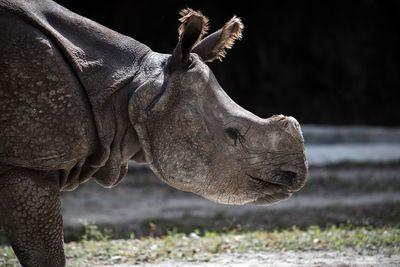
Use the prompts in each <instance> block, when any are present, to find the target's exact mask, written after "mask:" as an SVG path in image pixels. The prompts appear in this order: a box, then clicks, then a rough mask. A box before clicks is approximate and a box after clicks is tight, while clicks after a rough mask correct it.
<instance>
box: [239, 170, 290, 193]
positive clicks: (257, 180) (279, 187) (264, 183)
mask: <svg viewBox="0 0 400 267" xmlns="http://www.w3.org/2000/svg"><path fill="white" fill-rule="evenodd" d="M246 174H247V176H248V177H250V180H252V181H253V182H255V183H257V184H259V185H262V186H265V187H266V188H271V187H272V188H276V191H277V192H279V193H280V192H286V193H290V194H291V193H293V191H294V190H292V189H290V188H289V187H288V186H287V185H285V184H282V183H279V182H271V181H267V180H266V179H262V178H258V177H255V176H253V175H251V174H248V173H246Z"/></svg>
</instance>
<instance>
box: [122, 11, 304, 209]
mask: <svg viewBox="0 0 400 267" xmlns="http://www.w3.org/2000/svg"><path fill="white" fill-rule="evenodd" d="M181 15H182V18H181V20H180V21H181V23H182V24H181V26H180V27H179V41H178V44H177V46H176V48H175V50H174V52H173V53H172V55H163V54H158V53H152V54H151V55H150V56H149V57H148V59H147V61H146V64H145V67H144V70H145V72H147V74H146V75H147V76H146V77H147V80H146V82H145V83H144V84H143V85H142V86H141V87H140V88H139V89H137V91H136V92H135V94H134V97H132V99H131V102H130V118H131V122H132V124H133V125H134V128H135V129H136V132H137V134H138V137H139V140H140V143H141V146H142V150H143V153H144V155H145V159H146V162H147V163H148V164H149V165H150V166H151V168H152V169H153V171H154V172H155V173H156V174H157V175H158V176H159V177H160V178H161V179H162V180H163V181H165V182H166V183H168V184H169V185H171V186H173V187H175V188H178V189H180V190H184V191H190V192H193V193H196V194H198V195H201V196H203V197H205V198H208V199H210V200H213V201H216V202H219V203H226V204H245V203H256V204H269V203H273V202H276V201H279V200H283V199H286V198H288V197H290V196H291V194H292V193H293V192H294V191H297V190H299V189H300V188H301V187H302V186H303V185H304V181H305V177H306V174H307V163H306V159H305V156H304V140H303V136H302V133H301V129H300V126H299V124H298V122H297V121H296V120H295V119H294V118H292V117H286V116H283V115H276V116H272V117H270V118H268V119H261V118H259V117H257V116H256V115H254V114H252V113H251V112H249V111H247V110H245V109H243V108H242V107H240V106H239V105H237V104H236V103H235V102H234V101H233V100H232V99H230V98H229V96H228V95H227V94H226V93H225V92H224V90H223V89H222V88H221V86H220V85H219V84H218V82H217V80H216V78H215V76H214V75H213V73H212V71H211V70H210V68H209V67H208V66H207V65H206V64H205V62H208V61H213V60H215V59H221V58H222V57H223V56H224V55H225V49H226V48H230V47H231V46H232V44H233V42H234V41H235V40H236V39H238V38H240V37H241V30H242V28H243V25H242V23H241V21H240V19H238V18H237V17H233V18H232V19H231V20H230V21H228V22H227V23H226V24H225V25H224V27H223V28H222V29H220V30H218V31H216V32H214V33H213V34H211V35H209V36H208V37H206V38H204V39H202V37H203V35H204V34H205V32H206V29H207V22H208V20H207V18H205V17H204V16H203V15H202V14H201V13H200V12H195V11H193V10H184V11H182V14H181Z"/></svg>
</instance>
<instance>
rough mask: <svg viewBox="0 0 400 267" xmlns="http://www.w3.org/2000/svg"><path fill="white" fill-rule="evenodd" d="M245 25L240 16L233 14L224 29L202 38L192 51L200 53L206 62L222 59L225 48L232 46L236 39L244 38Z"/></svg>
mask: <svg viewBox="0 0 400 267" xmlns="http://www.w3.org/2000/svg"><path fill="white" fill-rule="evenodd" d="M243 27H244V26H243V23H242V21H241V20H240V18H238V17H236V16H233V18H231V19H230V20H229V21H228V22H227V23H225V25H224V27H223V28H222V29H219V30H218V31H216V32H214V33H212V34H210V35H209V36H207V37H206V38H204V39H203V40H201V42H199V43H198V44H197V45H196V46H195V47H194V48H193V50H192V52H193V53H196V54H198V55H199V56H200V57H201V58H202V59H203V60H204V61H206V62H211V61H214V60H215V59H219V60H220V61H222V59H223V58H224V57H225V55H226V51H225V49H230V48H232V46H233V44H234V43H235V41H236V40H240V39H241V38H242V30H243Z"/></svg>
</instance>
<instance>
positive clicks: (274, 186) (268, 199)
mask: <svg viewBox="0 0 400 267" xmlns="http://www.w3.org/2000/svg"><path fill="white" fill-rule="evenodd" d="M247 176H248V177H249V178H250V180H251V181H252V182H254V183H255V184H257V186H261V187H262V189H265V191H264V190H263V191H262V192H261V196H260V197H258V198H257V199H255V200H254V201H252V202H251V203H250V204H255V205H268V204H272V203H275V202H278V201H282V200H285V199H288V198H290V197H291V196H292V194H293V192H294V191H293V190H292V189H290V188H289V187H288V186H287V185H284V184H280V183H277V182H270V181H267V180H266V179H262V178H258V177H255V176H253V175H250V174H247ZM262 189H261V190H262ZM258 190H259V189H258Z"/></svg>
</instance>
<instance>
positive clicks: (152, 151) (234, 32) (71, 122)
mask: <svg viewBox="0 0 400 267" xmlns="http://www.w3.org/2000/svg"><path fill="white" fill-rule="evenodd" d="M180 15H181V18H180V22H181V25H180V27H179V29H178V42H177V45H176V47H175V49H174V51H173V52H172V54H160V53H157V52H154V51H152V50H151V49H150V48H149V47H147V46H145V45H143V44H141V43H139V42H138V41H136V40H134V39H132V38H130V37H127V36H124V35H121V34H119V33H117V32H114V31H112V30H110V29H107V28H105V27H104V26H101V25H99V24H97V23H95V22H93V21H91V20H88V19H86V18H83V17H81V16H79V15H77V14H74V13H72V12H71V11H69V10H67V9H65V8H63V7H62V6H60V5H58V4H56V3H54V2H52V1H50V0H39V1H23V0H13V1H10V0H0V24H1V25H2V27H0V44H1V46H0V55H1V57H0V224H1V226H2V228H3V229H4V230H5V233H6V235H7V237H8V239H9V240H10V243H11V245H12V247H13V249H14V252H15V253H16V255H17V257H18V259H19V261H20V263H21V264H22V266H65V258H64V252H63V233H62V218H61V215H60V199H59V193H60V191H66V190H73V189H75V188H76V187H77V186H79V184H81V183H83V182H85V181H87V180H88V179H94V180H95V181H96V182H97V183H99V184H100V185H102V186H104V187H113V186H116V185H117V184H118V183H119V182H120V181H121V180H122V178H123V177H124V176H125V175H126V172H127V166H128V165H127V164H128V161H129V160H135V161H137V162H140V163H145V164H148V165H149V166H150V168H151V169H152V170H153V171H154V172H155V173H156V174H157V175H158V177H159V178H160V179H162V180H163V181H164V182H166V183H167V184H169V185H171V186H173V187H175V188H177V189H180V190H184V191H189V192H193V193H195V194H198V195H201V196H203V197H205V198H207V199H210V200H212V201H215V202H219V203H225V204H238V205H239V204H247V203H253V204H271V203H274V202H277V201H280V200H284V199H287V198H289V197H290V196H291V195H292V193H293V192H295V191H298V190H299V189H300V188H301V187H302V186H303V185H304V182H305V179H306V175H307V162H306V159H305V156H304V140H303V136H302V133H301V129H300V126H299V123H298V122H297V121H296V120H295V119H294V118H292V117H286V116H283V115H276V116H272V117H270V118H267V119H262V118H259V117H257V116H256V115H254V114H252V113H251V112H249V111H247V110H244V109H243V108H241V107H240V106H239V105H237V104H236V103H235V102H234V101H233V100H231V99H230V98H229V96H228V95H227V94H226V93H225V92H224V91H223V89H222V88H221V86H220V85H219V84H218V82H217V80H216V78H215V76H214V75H213V73H212V71H211V70H210V68H209V67H208V66H207V65H206V62H211V61H214V60H216V59H218V60H222V59H223V57H224V56H225V55H226V49H229V48H231V47H232V45H233V43H234V41H235V40H237V39H240V38H241V36H242V29H243V24H242V23H241V21H240V19H239V18H237V17H233V18H232V19H231V20H229V21H228V22H227V23H226V24H225V25H224V26H223V27H222V28H221V29H219V30H217V31H215V32H213V33H212V34H210V35H207V30H208V19H207V18H206V17H205V16H204V15H203V14H201V12H198V11H193V10H191V9H185V10H182V11H181V14H180Z"/></svg>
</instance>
